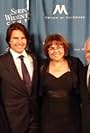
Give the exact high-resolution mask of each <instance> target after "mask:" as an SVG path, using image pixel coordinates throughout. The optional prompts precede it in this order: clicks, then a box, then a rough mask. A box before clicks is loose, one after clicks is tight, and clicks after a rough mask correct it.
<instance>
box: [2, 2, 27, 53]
mask: <svg viewBox="0 0 90 133" xmlns="http://www.w3.org/2000/svg"><path fill="white" fill-rule="evenodd" d="M28 1H29V0H0V54H3V53H4V52H6V50H7V47H8V46H7V44H6V41H5V37H6V30H7V28H8V26H9V25H10V24H11V23H14V22H15V21H19V22H21V23H23V24H25V25H26V26H27V24H28V17H29V16H28V8H29V7H28Z"/></svg>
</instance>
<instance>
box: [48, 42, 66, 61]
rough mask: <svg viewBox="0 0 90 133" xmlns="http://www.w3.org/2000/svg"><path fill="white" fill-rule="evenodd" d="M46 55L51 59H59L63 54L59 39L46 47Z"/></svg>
mask: <svg viewBox="0 0 90 133" xmlns="http://www.w3.org/2000/svg"><path fill="white" fill-rule="evenodd" d="M48 55H49V58H50V59H51V60H52V61H60V60H61V59H62V58H63V57H64V55H65V51H64V46H63V45H61V43H60V42H59V41H56V40H54V41H52V44H51V46H50V47H49V48H48Z"/></svg>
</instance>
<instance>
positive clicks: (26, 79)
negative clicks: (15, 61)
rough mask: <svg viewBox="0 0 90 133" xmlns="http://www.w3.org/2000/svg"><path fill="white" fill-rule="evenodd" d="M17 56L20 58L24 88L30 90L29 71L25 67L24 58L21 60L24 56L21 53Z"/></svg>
mask: <svg viewBox="0 0 90 133" xmlns="http://www.w3.org/2000/svg"><path fill="white" fill-rule="evenodd" d="M19 58H20V59H21V69H22V75H23V81H24V83H25V86H26V88H27V89H29V90H30V88H31V79H30V75H29V72H28V70H27V68H26V65H25V63H24V60H23V58H24V56H23V55H21V56H19Z"/></svg>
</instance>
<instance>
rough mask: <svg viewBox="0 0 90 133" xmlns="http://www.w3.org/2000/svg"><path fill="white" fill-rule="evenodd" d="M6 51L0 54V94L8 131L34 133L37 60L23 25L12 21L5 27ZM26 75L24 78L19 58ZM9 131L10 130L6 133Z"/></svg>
mask: <svg viewBox="0 0 90 133" xmlns="http://www.w3.org/2000/svg"><path fill="white" fill-rule="evenodd" d="M6 41H7V43H8V45H9V50H8V52H7V53H5V54H4V55H1V56H0V96H1V101H2V104H3V106H4V110H5V112H6V114H5V115H6V117H7V121H8V124H9V128H10V131H11V133H37V131H38V114H37V113H38V106H37V105H38V104H37V61H36V58H35V57H34V56H33V54H32V53H31V52H27V51H26V49H27V48H28V44H29V42H30V39H29V33H28V32H27V29H26V28H25V26H24V25H23V24H21V23H18V22H15V23H13V24H11V25H10V26H9V27H8V29H7V34H6ZM20 56H23V60H24V64H25V67H26V69H27V71H28V75H29V83H28V84H29V85H28V87H27V83H26V81H25V79H24V75H23V71H22V67H21V59H20V58H19V57H20ZM9 133H10V132H9Z"/></svg>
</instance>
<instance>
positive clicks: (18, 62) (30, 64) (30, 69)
mask: <svg viewBox="0 0 90 133" xmlns="http://www.w3.org/2000/svg"><path fill="white" fill-rule="evenodd" d="M10 53H11V55H12V57H13V60H14V63H15V66H16V68H17V71H18V73H19V75H20V77H21V79H23V75H22V69H21V60H20V58H19V56H20V55H23V56H24V58H23V59H24V63H25V65H26V67H27V70H28V72H29V74H30V78H31V80H32V76H33V59H32V57H31V56H30V55H28V54H27V53H26V51H25V50H24V51H23V52H22V53H21V54H19V53H16V52H15V51H14V50H13V49H10Z"/></svg>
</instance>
